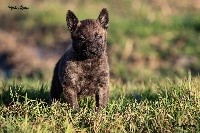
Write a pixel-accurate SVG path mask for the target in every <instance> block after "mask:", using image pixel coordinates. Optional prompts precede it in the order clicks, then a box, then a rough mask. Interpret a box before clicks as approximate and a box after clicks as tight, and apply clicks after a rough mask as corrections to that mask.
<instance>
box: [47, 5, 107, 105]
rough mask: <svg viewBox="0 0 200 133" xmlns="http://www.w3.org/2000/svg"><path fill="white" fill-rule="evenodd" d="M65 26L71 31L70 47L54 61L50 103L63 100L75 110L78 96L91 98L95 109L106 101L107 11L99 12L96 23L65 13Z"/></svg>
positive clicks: (71, 13)
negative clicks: (61, 98)
mask: <svg viewBox="0 0 200 133" xmlns="http://www.w3.org/2000/svg"><path fill="white" fill-rule="evenodd" d="M66 21H67V26H68V29H69V31H70V32H71V38H72V47H71V49H69V50H68V51H67V52H66V53H65V54H64V55H63V56H62V57H61V58H60V60H59V61H58V62H57V64H56V66H55V69H54V74H53V79H52V86H51V92H50V95H51V100H53V99H56V100H57V99H59V97H60V95H61V94H62V92H63V94H64V98H65V99H66V101H67V102H68V103H69V105H70V106H71V107H73V108H78V107H79V105H78V101H77V99H78V97H79V96H91V95H95V99H96V106H97V107H102V108H103V107H105V106H106V104H107V102H108V94H109V90H108V84H109V65H108V57H107V53H106V49H107V35H106V34H107V28H108V21H109V18H108V11H107V10H106V9H105V8H104V9H102V10H101V12H100V14H99V17H98V19H97V20H93V19H85V20H82V21H79V20H78V18H77V17H76V16H75V14H74V13H73V12H72V11H70V10H69V11H68V13H67V17H66Z"/></svg>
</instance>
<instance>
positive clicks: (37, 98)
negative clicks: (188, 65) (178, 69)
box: [0, 76, 200, 132]
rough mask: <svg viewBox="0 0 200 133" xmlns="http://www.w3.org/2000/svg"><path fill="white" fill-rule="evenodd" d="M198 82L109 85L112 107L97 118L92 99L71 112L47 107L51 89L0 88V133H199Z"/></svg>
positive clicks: (59, 105)
mask: <svg viewBox="0 0 200 133" xmlns="http://www.w3.org/2000/svg"><path fill="white" fill-rule="evenodd" d="M199 86H200V77H190V76H189V77H188V78H182V79H180V78H177V77H176V78H162V79H156V78H154V79H148V80H144V81H143V82H137V81H136V80H135V82H134V83H133V82H129V83H127V84H124V85H120V84H118V83H115V82H114V81H112V82H111V85H110V91H111V92H110V101H109V104H108V106H107V107H106V108H105V109H103V110H102V111H100V112H96V111H95V110H94V107H95V104H94V100H93V99H92V98H90V97H89V98H84V99H81V100H80V101H79V104H80V110H79V111H75V110H72V109H70V108H69V107H68V105H67V104H66V103H65V102H63V101H62V102H56V103H53V104H52V105H49V104H48V101H49V97H48V92H49V84H48V83H40V82H37V81H36V82H30V81H28V80H23V81H16V80H13V82H2V84H1V86H0V87H1V95H0V96H1V101H0V103H1V106H0V112H1V114H0V127H1V128H0V132H75V131H76V132H200V118H199V114H200V97H199V96H200V88H199Z"/></svg>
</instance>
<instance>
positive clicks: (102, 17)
mask: <svg viewBox="0 0 200 133" xmlns="http://www.w3.org/2000/svg"><path fill="white" fill-rule="evenodd" d="M97 20H98V21H99V23H100V24H101V26H102V27H103V28H104V29H107V28H108V21H109V18H108V11H107V9H106V8H103V9H102V10H101V12H100V14H99V17H98V19H97Z"/></svg>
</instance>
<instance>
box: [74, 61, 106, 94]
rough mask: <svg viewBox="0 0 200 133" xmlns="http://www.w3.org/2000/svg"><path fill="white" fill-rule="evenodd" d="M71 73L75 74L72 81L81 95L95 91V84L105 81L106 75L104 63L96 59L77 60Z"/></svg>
mask: <svg viewBox="0 0 200 133" xmlns="http://www.w3.org/2000/svg"><path fill="white" fill-rule="evenodd" d="M71 74H73V75H76V76H75V77H76V79H75V80H74V81H75V82H76V87H77V90H78V92H79V93H80V94H81V95H82V94H84V95H88V94H90V93H95V91H97V86H99V85H101V84H104V83H106V82H107V81H106V80H107V77H108V72H107V70H106V64H104V62H97V61H96V62H95V61H87V62H77V63H76V69H74V71H71Z"/></svg>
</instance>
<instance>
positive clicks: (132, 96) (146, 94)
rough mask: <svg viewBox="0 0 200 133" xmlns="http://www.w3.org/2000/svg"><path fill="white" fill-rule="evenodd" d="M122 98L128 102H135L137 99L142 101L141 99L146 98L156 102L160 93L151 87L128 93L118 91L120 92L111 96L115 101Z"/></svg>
mask: <svg viewBox="0 0 200 133" xmlns="http://www.w3.org/2000/svg"><path fill="white" fill-rule="evenodd" d="M122 98H123V99H124V100H125V101H127V102H135V101H137V102H141V101H145V100H148V101H152V102H154V101H157V100H158V99H159V94H158V93H155V92H152V90H151V89H147V90H145V91H142V92H137V91H133V92H131V93H127V94H119V93H118V94H115V95H112V96H111V97H110V100H111V101H114V100H119V99H122Z"/></svg>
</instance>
